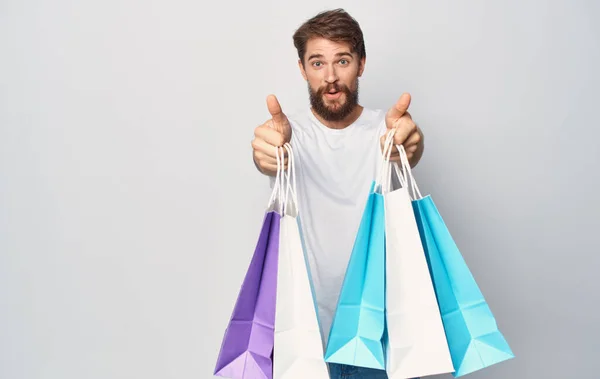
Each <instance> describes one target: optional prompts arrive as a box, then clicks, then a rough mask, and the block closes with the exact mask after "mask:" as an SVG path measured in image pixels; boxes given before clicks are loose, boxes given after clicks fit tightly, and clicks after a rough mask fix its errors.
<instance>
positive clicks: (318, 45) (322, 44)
mask: <svg viewBox="0 0 600 379" xmlns="http://www.w3.org/2000/svg"><path fill="white" fill-rule="evenodd" d="M341 53H347V54H352V55H353V56H354V55H355V54H353V53H352V49H351V46H350V44H349V43H347V42H336V41H331V40H329V39H326V38H322V37H315V38H311V39H309V40H308V41H307V42H306V53H305V58H306V59H309V58H310V57H311V56H312V55H321V56H323V57H325V58H326V59H327V58H335V57H336V56H337V55H338V54H341Z"/></svg>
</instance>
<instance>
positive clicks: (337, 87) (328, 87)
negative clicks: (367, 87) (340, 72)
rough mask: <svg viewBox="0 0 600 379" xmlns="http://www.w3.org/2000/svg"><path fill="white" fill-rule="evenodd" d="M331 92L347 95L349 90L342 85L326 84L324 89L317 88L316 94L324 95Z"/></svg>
mask: <svg viewBox="0 0 600 379" xmlns="http://www.w3.org/2000/svg"><path fill="white" fill-rule="evenodd" d="M331 90H334V91H336V92H346V93H348V92H349V91H350V89H349V88H348V87H347V86H346V85H344V84H342V85H339V84H336V83H332V84H328V85H326V86H324V87H321V88H319V91H318V93H319V95H323V94H324V93H326V92H329V91H331Z"/></svg>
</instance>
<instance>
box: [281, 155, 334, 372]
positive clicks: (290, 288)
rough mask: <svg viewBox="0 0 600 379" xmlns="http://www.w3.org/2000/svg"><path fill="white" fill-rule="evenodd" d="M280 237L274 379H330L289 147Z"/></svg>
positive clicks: (292, 157) (292, 159)
mask: <svg viewBox="0 0 600 379" xmlns="http://www.w3.org/2000/svg"><path fill="white" fill-rule="evenodd" d="M284 147H285V149H286V150H287V151H288V170H287V171H288V172H287V181H286V185H285V187H286V189H285V193H284V194H285V196H284V200H283V203H284V204H285V209H284V213H283V218H282V219H281V226H280V237H279V261H278V262H279V266H278V267H279V268H278V272H277V303H276V307H275V310H276V311H275V350H274V361H273V364H274V372H273V377H274V379H296V378H309V379H329V369H328V366H327V363H325V360H324V358H323V344H322V339H321V331H320V326H319V321H318V314H317V312H318V311H317V307H316V303H315V300H314V294H313V288H312V284H311V280H310V268H309V265H308V262H307V259H306V256H305V252H304V249H303V244H302V241H301V237H300V229H299V225H298V217H299V216H298V214H299V213H300V212H299V210H298V200H297V196H296V194H297V190H296V175H295V167H294V153H293V150H292V147H291V145H290V144H286V145H285V146H284Z"/></svg>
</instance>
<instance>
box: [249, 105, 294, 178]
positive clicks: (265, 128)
mask: <svg viewBox="0 0 600 379" xmlns="http://www.w3.org/2000/svg"><path fill="white" fill-rule="evenodd" d="M267 108H268V109H269V113H270V114H271V118H270V119H269V120H267V121H266V122H265V123H264V124H262V125H260V126H258V127H257V128H256V129H254V139H253V140H252V155H253V158H254V164H255V165H256V168H257V169H258V170H259V171H260V172H262V173H263V174H265V175H269V176H275V175H277V149H276V148H277V147H283V145H284V144H286V143H287V142H290V141H291V140H292V128H291V126H290V122H289V121H288V119H287V117H286V116H285V114H284V113H283V112H282V111H281V106H280V105H279V101H277V98H276V97H275V95H269V96H268V97H267ZM283 151H284V153H285V160H284V168H287V150H285V149H284V150H283Z"/></svg>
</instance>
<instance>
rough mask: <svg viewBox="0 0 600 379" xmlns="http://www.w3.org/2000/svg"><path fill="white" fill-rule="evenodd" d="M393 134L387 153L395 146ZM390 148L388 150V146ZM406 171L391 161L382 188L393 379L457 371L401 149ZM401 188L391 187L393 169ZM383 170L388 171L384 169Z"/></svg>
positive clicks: (389, 360) (388, 366) (389, 367)
mask: <svg viewBox="0 0 600 379" xmlns="http://www.w3.org/2000/svg"><path fill="white" fill-rule="evenodd" d="M393 133H394V131H393V130H392V131H391V132H390V135H391V136H392V138H388V140H387V145H389V148H388V149H387V150H386V151H387V154H388V157H389V152H390V151H391V147H392V143H393ZM386 148H387V146H386ZM397 148H398V150H399V151H400V157H401V163H400V165H401V167H402V171H401V170H400V169H399V168H398V165H397V164H396V163H391V162H389V158H388V162H387V163H388V166H387V167H388V170H387V173H384V174H386V180H388V182H387V183H386V185H385V187H387V188H384V205H385V230H386V320H387V344H386V355H387V361H386V372H387V374H388V377H389V379H409V378H417V377H423V376H428V375H436V374H442V373H452V372H454V367H453V364H452V358H451V355H450V351H449V348H448V343H447V340H446V334H445V331H444V325H443V323H442V318H441V314H440V311H439V308H438V304H437V298H436V294H435V290H434V287H433V283H432V280H431V276H430V273H429V268H428V265H427V259H426V257H425V252H424V250H423V245H422V243H421V237H420V234H419V229H418V226H417V223H416V220H415V215H414V211H413V207H412V202H411V197H410V194H409V192H408V181H407V179H406V178H407V176H406V167H408V168H410V166H407V165H409V163H408V159H407V157H406V152H405V151H404V147H403V146H397ZM391 168H394V170H393V172H394V173H395V174H396V175H397V177H398V179H399V182H400V188H398V189H392V187H391V186H390V184H389V183H390V182H391V176H392V170H391ZM384 171H385V170H384Z"/></svg>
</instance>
